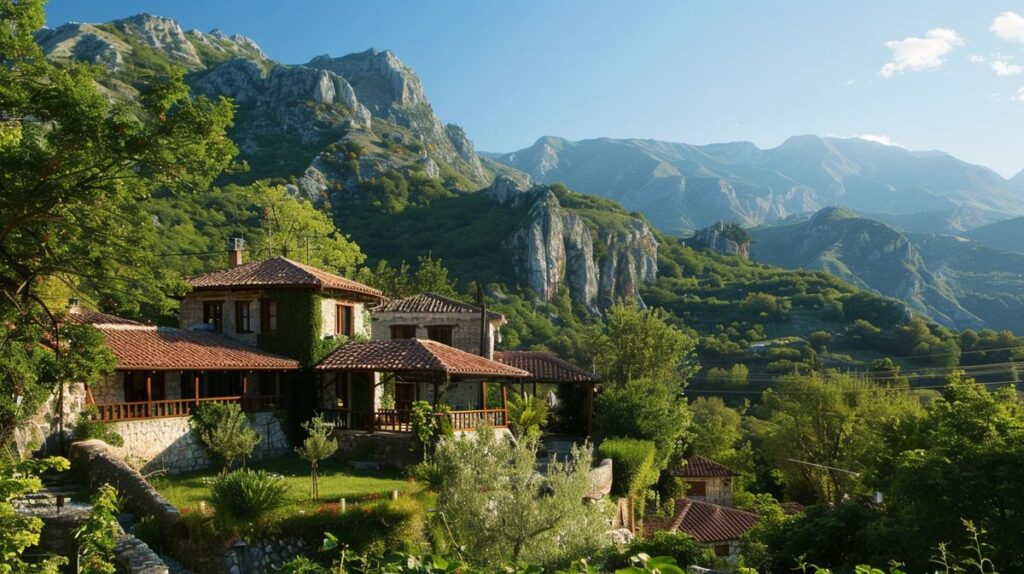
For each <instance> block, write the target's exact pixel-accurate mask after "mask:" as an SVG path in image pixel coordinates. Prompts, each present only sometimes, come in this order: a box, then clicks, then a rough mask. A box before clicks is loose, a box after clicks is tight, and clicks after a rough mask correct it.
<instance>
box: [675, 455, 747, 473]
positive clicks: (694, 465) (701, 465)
mask: <svg viewBox="0 0 1024 574" xmlns="http://www.w3.org/2000/svg"><path fill="white" fill-rule="evenodd" d="M669 473H670V474H671V475H672V476H678V477H681V478H726V477H730V476H738V475H737V474H736V472H735V471H734V470H732V469H731V468H729V467H727V466H725V465H724V464H722V463H720V462H715V461H713V460H711V459H710V458H706V457H703V456H701V455H699V454H695V455H693V456H691V457H690V458H688V459H686V465H685V466H683V467H682V468H673V469H672V470H670V471H669Z"/></svg>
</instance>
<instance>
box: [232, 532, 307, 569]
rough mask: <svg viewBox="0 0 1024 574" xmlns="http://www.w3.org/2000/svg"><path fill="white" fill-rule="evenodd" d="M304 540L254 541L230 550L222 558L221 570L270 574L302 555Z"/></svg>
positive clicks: (277, 538) (268, 539)
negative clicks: (284, 563)
mask: <svg viewBox="0 0 1024 574" xmlns="http://www.w3.org/2000/svg"><path fill="white" fill-rule="evenodd" d="M304 546H305V543H304V542H303V541H302V540H292V539H288V538H281V537H272V538H264V539H260V540H254V541H253V542H252V544H246V545H245V546H242V547H239V548H235V549H231V550H228V551H227V552H225V553H224V556H223V557H222V558H221V568H222V569H223V571H224V572H227V573H228V574H270V573H271V572H277V567H279V566H280V565H281V564H282V563H283V562H286V561H288V560H291V559H292V558H295V557H296V556H298V555H299V554H301V553H302V550H303V547H304Z"/></svg>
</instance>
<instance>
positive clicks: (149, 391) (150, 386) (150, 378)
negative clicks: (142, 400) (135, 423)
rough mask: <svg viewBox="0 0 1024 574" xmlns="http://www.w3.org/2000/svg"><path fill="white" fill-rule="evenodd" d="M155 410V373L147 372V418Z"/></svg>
mask: <svg viewBox="0 0 1024 574" xmlns="http://www.w3.org/2000/svg"><path fill="white" fill-rule="evenodd" d="M152 408H153V371H146V416H147V417H148V416H150V412H151V409H152Z"/></svg>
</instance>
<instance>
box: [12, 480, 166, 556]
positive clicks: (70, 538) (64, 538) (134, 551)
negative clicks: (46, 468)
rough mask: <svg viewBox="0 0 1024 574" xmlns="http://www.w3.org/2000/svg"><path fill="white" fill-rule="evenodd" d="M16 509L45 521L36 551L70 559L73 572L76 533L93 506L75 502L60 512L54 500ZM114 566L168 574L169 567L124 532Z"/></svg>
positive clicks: (76, 550)
mask: <svg viewBox="0 0 1024 574" xmlns="http://www.w3.org/2000/svg"><path fill="white" fill-rule="evenodd" d="M16 508H17V512H18V514H20V515H23V516H34V517H36V518H38V519H40V520H42V521H43V530H42V532H40V535H39V546H38V547H37V549H38V550H40V551H42V552H47V553H50V554H54V555H57V556H64V557H67V558H68V559H69V561H70V567H71V568H72V569H74V568H75V557H76V556H78V552H79V547H78V541H77V540H76V539H75V530H77V529H78V528H79V527H80V526H82V524H83V523H84V522H85V520H86V518H88V516H89V512H90V510H91V506H90V505H88V504H84V503H80V502H72V503H69V504H67V505H65V506H64V507H63V508H62V509H60V510H58V509H57V506H56V504H54V502H53V501H52V500H48V499H45V498H35V499H33V500H30V501H27V502H26V503H22V504H16ZM118 530H120V528H119V529H118ZM114 566H115V567H116V568H117V572H118V573H119V574H168V568H167V565H166V564H164V562H163V560H161V559H160V557H159V556H157V554H156V553H155V552H153V550H152V549H150V547H149V546H147V545H146V543H145V542H143V541H141V540H139V539H138V538H136V537H134V536H132V535H130V534H125V533H124V532H123V531H121V532H120V535H119V537H118V540H117V545H116V546H114Z"/></svg>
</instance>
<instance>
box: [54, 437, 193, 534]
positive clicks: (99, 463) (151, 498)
mask: <svg viewBox="0 0 1024 574" xmlns="http://www.w3.org/2000/svg"><path fill="white" fill-rule="evenodd" d="M68 458H69V459H70V460H71V468H72V470H74V472H76V473H77V474H78V475H79V476H80V477H81V478H82V479H83V480H84V481H85V483H86V484H88V485H90V486H93V485H97V484H104V483H105V484H111V485H113V486H114V487H115V488H117V491H118V493H119V494H120V495H121V496H122V497H123V498H124V499H125V500H126V501H127V502H128V504H129V505H130V506H131V507H132V509H133V510H134V511H135V512H136V514H138V515H140V516H152V517H154V519H155V520H156V521H157V523H158V524H160V527H161V528H162V529H164V531H165V532H169V533H172V534H174V533H178V534H179V535H180V534H187V533H185V532H184V529H183V525H182V524H181V514H180V513H179V512H178V509H177V508H175V507H174V505H173V504H171V503H170V502H168V501H167V499H166V498H164V497H163V496H161V495H160V493H159V492H157V491H156V489H155V488H153V486H152V485H150V484H149V482H147V481H146V479H145V477H143V476H142V474H140V473H139V471H137V470H135V469H134V468H132V467H130V466H128V464H127V463H125V462H124V461H123V460H121V459H120V458H119V457H118V456H117V454H116V453H115V452H114V450H113V448H111V447H110V446H109V445H108V444H107V443H105V442H103V441H101V440H95V439H94V440H86V441H81V442H76V443H74V444H72V445H71V452H70V455H69V457H68Z"/></svg>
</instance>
